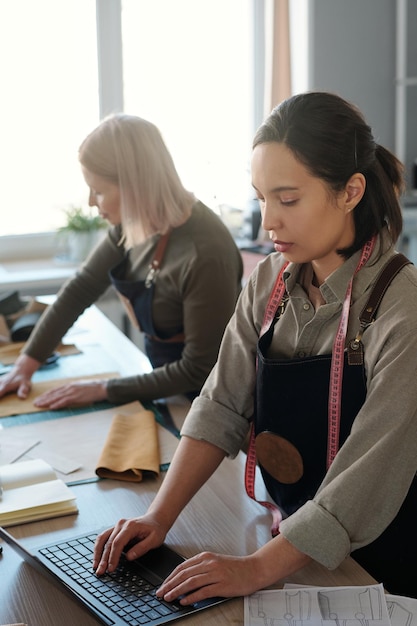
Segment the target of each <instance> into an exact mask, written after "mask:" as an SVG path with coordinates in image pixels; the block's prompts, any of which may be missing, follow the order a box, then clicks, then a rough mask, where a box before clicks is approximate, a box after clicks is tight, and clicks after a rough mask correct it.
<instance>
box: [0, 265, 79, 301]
mask: <svg viewBox="0 0 417 626" xmlns="http://www.w3.org/2000/svg"><path fill="white" fill-rule="evenodd" d="M76 269H77V265H75V264H73V263H68V262H67V263H65V262H62V261H60V260H59V259H55V258H43V259H40V258H36V259H25V260H24V261H6V262H3V263H1V264H0V291H10V290H12V289H13V290H14V289H16V290H18V291H19V292H20V293H21V294H22V295H38V294H51V293H56V292H57V291H58V290H59V288H60V287H61V285H62V284H63V283H64V282H65V281H66V280H67V278H69V277H70V276H72V275H73V274H74V272H75V271H76Z"/></svg>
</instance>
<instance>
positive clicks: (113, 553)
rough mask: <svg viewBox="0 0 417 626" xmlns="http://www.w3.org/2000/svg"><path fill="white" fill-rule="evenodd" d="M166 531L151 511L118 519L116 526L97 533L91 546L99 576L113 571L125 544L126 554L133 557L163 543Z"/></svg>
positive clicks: (131, 558) (136, 557) (135, 557)
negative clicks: (129, 517)
mask: <svg viewBox="0 0 417 626" xmlns="http://www.w3.org/2000/svg"><path fill="white" fill-rule="evenodd" d="M166 533H167V531H166V530H165V529H164V528H163V527H162V525H161V524H160V523H159V522H158V521H157V520H156V519H155V518H154V517H153V516H152V515H151V514H148V515H144V516H143V517H134V518H132V519H128V520H126V519H121V520H119V521H118V522H117V524H116V526H114V527H113V528H109V529H108V530H105V531H104V532H102V533H100V535H98V537H97V539H96V543H95V546H94V557H93V569H94V570H95V572H96V574H97V575H98V576H101V575H102V574H105V573H106V572H113V571H114V570H115V569H116V567H117V565H118V563H119V559H120V556H121V554H122V552H123V551H124V550H125V548H126V546H127V545H128V544H133V545H132V546H129V549H128V550H127V552H126V558H127V559H128V560H129V561H133V560H135V559H138V558H139V557H141V556H143V555H144V554H146V552H148V551H149V550H152V549H153V548H158V547H159V546H160V545H162V544H163V542H164V540H165V537H166Z"/></svg>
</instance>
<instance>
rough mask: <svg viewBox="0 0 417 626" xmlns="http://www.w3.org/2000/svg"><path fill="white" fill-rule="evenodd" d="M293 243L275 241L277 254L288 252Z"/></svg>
mask: <svg viewBox="0 0 417 626" xmlns="http://www.w3.org/2000/svg"><path fill="white" fill-rule="evenodd" d="M291 246H292V243H287V242H285V241H274V248H275V250H276V251H277V252H282V253H285V252H288V250H289V249H290V248H291Z"/></svg>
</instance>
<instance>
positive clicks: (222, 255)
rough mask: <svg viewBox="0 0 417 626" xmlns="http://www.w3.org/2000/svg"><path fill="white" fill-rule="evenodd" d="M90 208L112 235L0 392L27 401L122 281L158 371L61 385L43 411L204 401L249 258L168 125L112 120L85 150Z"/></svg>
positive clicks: (51, 312) (48, 315)
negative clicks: (174, 398) (195, 179)
mask: <svg viewBox="0 0 417 626" xmlns="http://www.w3.org/2000/svg"><path fill="white" fill-rule="evenodd" d="M79 160H80V164H81V168H82V173H83V176H84V178H85V181H86V183H87V185H88V187H89V189H90V193H89V205H90V206H95V207H97V208H98V211H99V214H100V215H101V216H102V217H103V218H104V219H106V220H107V221H108V222H109V224H110V228H109V230H108V233H107V235H106V237H105V239H104V240H103V241H102V242H101V243H99V244H98V245H97V247H96V248H95V249H94V250H93V251H92V252H91V253H90V255H89V257H88V258H87V260H86V261H85V263H84V264H83V265H82V266H81V267H80V269H79V271H78V272H77V274H76V275H75V276H74V277H73V278H71V279H70V280H69V281H68V282H67V283H66V284H65V285H64V286H63V288H62V289H61V291H60V292H59V294H58V296H57V299H56V301H55V302H54V304H53V305H51V306H50V307H49V308H48V309H47V310H46V312H45V314H44V315H43V317H42V318H41V319H40V321H39V323H38V325H37V327H36V328H35V329H34V331H33V333H32V335H31V337H30V339H29V341H28V342H27V344H26V346H25V348H24V351H23V353H22V355H21V356H20V357H19V359H18V360H17V362H16V365H15V367H14V368H13V370H12V371H11V372H9V373H8V374H6V375H5V376H3V377H2V378H1V379H0V394H1V395H4V394H5V393H8V392H12V391H17V395H18V396H19V397H21V398H25V397H26V396H27V394H28V392H29V390H30V386H31V377H32V375H33V373H34V372H35V371H36V370H37V369H38V368H39V367H40V365H41V364H42V363H43V362H44V361H45V359H46V358H47V357H48V356H49V354H50V353H51V352H52V351H53V350H54V348H55V347H56V345H57V344H58V343H59V341H60V339H61V338H62V337H63V335H64V334H65V333H66V331H67V330H68V329H69V328H70V327H71V326H72V324H73V323H74V322H75V320H76V319H77V318H78V316H79V315H80V314H81V313H82V312H83V311H84V310H85V309H86V308H87V307H89V306H90V305H91V304H93V303H94V302H95V301H96V300H97V299H98V298H99V297H100V296H101V295H102V294H103V293H104V292H105V291H106V290H107V288H108V287H109V286H110V285H111V284H113V285H114V287H115V288H116V290H117V291H118V292H119V294H120V295H121V298H122V300H123V301H124V303H125V305H126V307H127V309H128V312H129V314H130V316H131V318H132V317H133V318H134V319H135V321H136V322H137V324H138V326H139V328H140V329H141V331H142V332H143V333H144V340H145V348H146V352H147V355H148V357H149V359H150V361H151V363H152V365H153V368H154V369H153V371H152V372H150V373H147V374H143V375H140V374H138V375H137V376H132V377H129V378H121V379H114V380H110V381H104V380H94V381H84V382H82V383H72V384H68V385H65V386H63V387H62V386H61V387H57V388H55V389H54V390H52V391H50V392H48V393H46V394H43V395H42V396H39V397H38V398H37V400H36V404H37V405H38V406H41V407H45V408H50V409H58V408H62V407H65V406H69V405H73V404H75V403H76V404H79V403H84V402H94V401H100V400H105V399H107V400H109V401H110V402H114V403H123V402H129V401H132V400H136V399H139V400H153V399H156V398H162V397H167V396H170V395H173V394H178V393H185V394H189V396H190V397H193V396H195V395H196V394H197V393H198V392H199V390H200V389H201V387H202V385H203V383H204V381H205V379H206V377H207V375H208V374H209V372H210V370H211V368H212V367H213V365H214V363H215V361H216V358H217V352H218V348H219V345H220V340H221V337H222V335H223V331H224V329H225V326H226V324H227V322H228V320H229V318H230V316H231V314H232V313H233V310H234V307H235V303H236V300H237V297H238V294H239V292H240V286H241V278H242V260H241V256H240V253H239V250H238V249H237V247H236V245H235V242H234V241H233V238H232V237H231V235H230V233H229V231H228V230H227V228H226V227H225V226H224V224H223V223H222V222H221V220H220V219H219V218H218V217H217V216H216V215H215V214H214V213H213V211H211V210H210V209H209V208H207V207H206V206H205V205H204V204H202V203H201V202H200V201H198V200H197V199H196V198H195V197H194V195H193V194H192V193H191V192H189V191H187V190H186V189H185V188H184V187H183V185H182V183H181V180H180V178H179V176H178V174H177V171H176V169H175V166H174V163H173V160H172V157H171V155H170V153H169V152H168V150H167V148H166V145H165V143H164V141H163V139H162V136H161V134H160V132H159V130H158V129H157V128H156V126H154V125H153V124H152V123H151V122H149V121H147V120H144V119H142V118H139V117H136V116H131V115H125V114H119V115H114V116H111V117H109V118H107V119H106V120H104V121H103V122H102V123H101V124H100V125H99V126H98V127H97V128H96V129H94V130H93V131H92V132H91V133H90V134H89V135H88V136H87V138H86V139H85V140H84V141H83V143H82V144H81V147H80V150H79Z"/></svg>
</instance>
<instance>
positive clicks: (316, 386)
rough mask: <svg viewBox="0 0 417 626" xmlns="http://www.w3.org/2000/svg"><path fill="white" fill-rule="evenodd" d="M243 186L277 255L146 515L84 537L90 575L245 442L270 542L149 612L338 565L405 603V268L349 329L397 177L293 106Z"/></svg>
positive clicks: (409, 404)
mask: <svg viewBox="0 0 417 626" xmlns="http://www.w3.org/2000/svg"><path fill="white" fill-rule="evenodd" d="M252 181H253V186H254V189H255V190H256V193H257V195H258V198H259V200H260V204H261V209H262V219H263V227H264V228H265V229H266V230H267V231H269V233H270V237H271V239H272V241H273V242H274V246H275V250H276V253H272V254H271V255H270V256H268V257H267V258H266V259H265V260H264V261H263V262H262V263H260V264H259V265H258V267H257V268H256V269H255V271H254V272H253V274H252V276H251V278H250V280H249V281H248V284H247V285H246V287H245V289H244V291H243V293H242V295H241V297H240V299H239V302H238V304H237V308H236V311H235V314H234V316H233V317H232V319H231V321H230V322H229V325H228V327H227V329H226V332H225V335H224V338H223V342H222V346H221V349H220V354H219V358H218V361H217V364H216V366H215V368H214V370H213V371H212V373H211V374H210V376H209V378H208V380H207V381H206V384H205V386H204V387H203V390H202V392H201V394H200V396H199V397H198V398H197V399H196V400H195V401H194V404H193V406H192V409H191V412H190V413H189V415H188V417H187V420H186V422H185V424H184V427H183V430H182V440H181V443H180V446H179V448H178V451H177V454H176V456H175V459H174V462H173V463H172V465H171V467H170V470H169V472H168V475H167V477H166V479H165V481H164V483H163V485H162V487H161V489H160V491H159V493H158V494H157V496H156V498H155V500H154V502H153V503H152V504H151V506H150V508H149V510H148V512H147V514H146V515H145V516H143V517H141V518H137V519H131V520H128V521H126V520H121V521H119V522H118V523H117V524H116V526H115V527H114V528H112V529H109V530H108V531H106V532H105V533H103V534H102V535H101V536H100V537H99V539H98V541H97V547H96V554H95V563H94V565H95V567H96V568H97V572H98V573H102V572H104V571H105V570H106V569H113V568H114V567H115V565H116V563H117V562H118V558H119V556H120V552H121V550H122V547H123V546H125V545H126V544H127V543H128V542H129V541H130V540H132V539H134V538H139V539H140V542H139V543H137V544H136V545H135V546H134V547H133V548H131V550H130V552H129V553H128V556H129V558H136V557H138V556H140V555H141V554H143V553H144V552H145V551H147V550H148V549H149V548H151V547H152V546H155V545H157V544H159V543H161V542H162V541H163V540H164V537H165V535H166V533H167V531H168V530H169V529H170V527H171V526H172V524H173V523H174V521H175V519H176V517H177V516H178V515H179V514H180V512H181V510H182V509H183V507H184V506H185V505H186V504H187V502H188V501H189V500H190V499H191V498H192V497H193V495H194V494H195V492H196V491H197V490H198V489H199V488H200V487H201V486H202V484H203V483H204V482H205V481H206V480H207V479H208V477H209V476H210V475H211V474H212V473H213V472H214V471H215V469H216V468H217V467H218V465H219V464H220V463H221V461H222V459H223V458H224V457H225V456H229V457H233V456H235V455H236V454H237V453H238V451H239V449H240V448H241V446H242V442H243V441H244V439H245V437H246V436H247V433H248V431H249V429H250V428H252V424H253V435H252V442H253V443H252V444H251V447H250V448H249V454H252V453H253V449H255V450H256V455H257V459H258V463H259V465H260V467H261V471H262V475H263V478H264V481H265V484H266V487H267V489H268V491H269V493H270V495H271V497H272V498H273V500H274V501H275V503H276V504H277V505H278V508H277V509H276V510H275V511H274V514H275V517H274V535H275V536H274V537H273V538H272V539H271V541H269V542H268V543H266V544H265V545H264V546H262V547H261V548H260V549H259V550H257V551H256V552H254V553H253V554H250V555H248V556H244V557H234V556H225V555H218V554H212V553H203V554H200V555H197V556H195V557H193V558H191V559H189V560H187V561H186V563H185V564H184V565H182V566H180V567H179V568H177V569H176V570H174V572H173V573H172V574H171V575H170V576H169V578H168V579H167V580H166V581H165V582H164V584H163V585H162V586H161V588H160V590H159V594H160V595H162V596H163V597H165V598H166V599H167V600H173V599H174V598H178V597H182V598H181V602H182V603H184V604H186V603H192V602H195V601H197V600H201V599H203V598H206V597H209V596H216V595H222V596H234V595H247V594H250V593H253V592H254V591H256V590H258V589H260V588H263V587H267V586H268V585H271V584H273V583H275V582H276V581H277V580H280V579H283V578H285V577H286V576H288V575H290V574H291V573H292V572H294V571H296V570H297V569H299V568H301V567H303V566H304V565H305V564H306V563H307V562H308V561H309V560H311V559H313V560H316V561H318V562H319V563H321V564H323V565H324V566H326V567H328V568H330V569H332V568H336V567H337V566H338V565H339V564H340V563H341V562H342V561H343V559H344V558H345V557H346V556H347V555H349V554H351V555H352V556H353V558H355V559H356V560H357V561H358V562H359V563H361V564H362V565H363V566H364V567H365V568H366V569H367V570H368V571H369V573H370V574H372V575H373V576H374V577H375V578H376V579H377V580H378V581H381V582H382V583H384V585H385V587H386V589H387V590H388V591H390V592H391V593H400V594H404V595H410V596H415V597H417V578H416V577H415V576H413V575H412V574H410V573H411V572H413V571H414V567H415V564H416V563H417V535H416V532H415V520H416V517H417V488H416V478H415V475H416V469H417V385H416V382H415V381H416V374H417V359H416V354H417V315H416V310H417V270H416V269H415V268H414V266H412V265H410V264H405V266H404V267H400V268H397V269H398V271H397V273H396V275H395V276H394V278H393V279H392V282H391V283H390V285H389V286H388V288H387V289H386V291H385V293H384V294H383V296H382V295H381V297H380V298H379V299H378V304H379V307H378V309H377V311H376V316H375V319H374V320H373V318H371V320H373V321H371V323H363V324H362V325H361V323H360V321H359V317H360V316H361V315H362V310H363V309H364V307H365V309H366V312H367V313H368V312H369V311H368V309H369V308H372V309H373V308H374V307H369V306H365V305H366V303H367V301H368V298H369V296H370V294H371V293H374V292H373V289H374V287H375V284H376V282H377V278H378V276H379V274H380V272H381V269H382V268H383V267H385V265H386V263H387V262H388V261H390V260H391V259H395V262H396V261H397V260H398V259H400V257H399V255H398V254H397V253H396V251H395V243H396V241H397V239H398V236H399V234H400V232H401V228H402V214H401V208H400V204H399V197H400V194H401V191H402V188H403V172H402V166H401V164H400V163H399V162H398V160H397V159H396V157H395V156H394V155H393V154H391V153H390V152H389V151H388V150H386V149H385V148H383V147H382V146H380V145H378V144H377V143H376V142H375V141H374V138H373V136H372V132H371V129H370V127H369V126H368V125H367V123H366V122H365V120H364V118H363V116H362V114H361V113H360V112H359V111H358V110H357V108H356V107H355V106H353V105H352V104H350V103H348V102H346V101H345V100H343V99H342V98H340V97H338V96H337V95H333V94H329V93H320V92H317V93H306V94H300V95H296V96H293V97H291V98H290V99H288V100H286V101H284V102H283V103H281V104H280V105H279V106H277V107H276V108H275V109H274V110H273V111H272V113H271V115H270V116H269V117H268V119H267V120H266V121H265V122H264V123H263V124H262V126H261V127H260V128H259V130H258V132H257V134H256V136H255V140H254V144H253V157H252ZM375 308H376V307H375ZM237 364H239V365H238V366H237ZM187 468H188V471H187ZM249 482H250V481H249ZM251 495H254V494H251ZM280 516H282V518H283V519H282V520H280Z"/></svg>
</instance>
